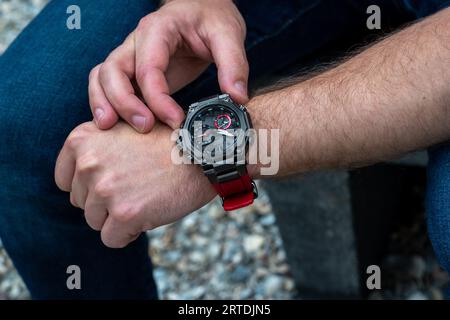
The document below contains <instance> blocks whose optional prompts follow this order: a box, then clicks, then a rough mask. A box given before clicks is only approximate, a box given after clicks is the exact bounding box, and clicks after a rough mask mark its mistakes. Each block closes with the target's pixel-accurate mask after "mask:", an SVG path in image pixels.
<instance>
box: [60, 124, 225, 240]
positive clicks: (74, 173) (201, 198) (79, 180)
mask: <svg viewBox="0 0 450 320" xmlns="http://www.w3.org/2000/svg"><path fill="white" fill-rule="evenodd" d="M171 133H172V131H171V129H169V128H168V127H166V126H163V125H161V124H157V125H156V126H155V128H154V129H153V130H152V131H151V132H150V133H149V134H144V135H143V134H139V133H137V132H136V131H135V130H133V129H132V128H131V127H130V126H127V125H126V124H124V123H118V124H117V125H116V126H114V127H113V128H112V129H110V130H108V131H102V130H99V129H97V127H96V126H95V124H94V123H92V122H88V123H84V124H82V125H80V126H78V127H77V128H76V129H74V130H73V131H72V133H71V134H70V135H69V137H68V138H67V140H66V142H65V144H64V147H63V149H62V151H61V153H60V155H59V157H58V160H57V163H56V168H55V181H56V184H57V185H58V187H59V188H60V189H61V190H64V191H67V192H70V201H71V203H72V204H73V205H74V206H76V207H79V208H81V209H84V210H85V217H86V221H87V223H88V224H89V226H90V227H91V228H93V229H95V230H98V231H101V238H102V241H103V243H104V244H105V245H106V246H108V247H112V248H122V247H125V246H126V245H127V244H129V243H130V242H132V241H134V240H135V239H136V238H137V237H138V236H139V235H140V234H141V232H143V231H146V230H150V229H154V228H156V227H159V226H161V225H165V224H168V223H171V222H174V221H176V220H178V219H180V218H182V217H184V216H185V215H187V214H188V213H190V212H192V211H194V210H196V209H198V208H200V207H202V206H203V205H205V204H206V203H208V202H209V201H210V200H212V199H213V198H214V196H215V195H216V194H215V192H214V189H213V188H212V186H211V184H210V183H209V181H208V179H207V178H206V177H205V176H204V175H203V173H202V172H201V169H200V168H199V167H198V166H196V165H186V164H184V165H176V164H174V163H173V162H172V159H171V151H172V148H173V147H174V142H173V141H171V139H170V136H171Z"/></svg>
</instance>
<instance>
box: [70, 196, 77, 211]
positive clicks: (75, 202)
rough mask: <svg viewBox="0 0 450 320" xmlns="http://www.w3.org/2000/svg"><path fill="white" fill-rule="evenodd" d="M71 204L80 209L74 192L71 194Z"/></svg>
mask: <svg viewBox="0 0 450 320" xmlns="http://www.w3.org/2000/svg"><path fill="white" fill-rule="evenodd" d="M70 204H71V205H72V206H74V207H76V208H78V204H77V201H76V200H75V195H74V194H73V192H71V193H70Z"/></svg>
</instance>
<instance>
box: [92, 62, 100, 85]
mask: <svg viewBox="0 0 450 320" xmlns="http://www.w3.org/2000/svg"><path fill="white" fill-rule="evenodd" d="M101 66H102V65H101V64H98V65H96V66H95V67H94V68H93V69H92V70H91V72H90V73H89V81H92V80H93V79H94V78H95V77H96V76H97V75H98V73H99V71H100V68H101Z"/></svg>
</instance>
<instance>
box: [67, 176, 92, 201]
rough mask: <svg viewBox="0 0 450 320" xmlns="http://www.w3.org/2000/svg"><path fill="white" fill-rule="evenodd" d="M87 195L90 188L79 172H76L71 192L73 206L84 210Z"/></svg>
mask: <svg viewBox="0 0 450 320" xmlns="http://www.w3.org/2000/svg"><path fill="white" fill-rule="evenodd" d="M87 195H88V188H87V187H86V184H85V183H83V182H82V181H81V179H80V175H79V174H78V172H77V170H75V174H74V177H73V181H72V188H71V192H70V202H71V203H72V205H73V206H75V207H77V208H80V209H83V210H84V208H85V204H86V198H87Z"/></svg>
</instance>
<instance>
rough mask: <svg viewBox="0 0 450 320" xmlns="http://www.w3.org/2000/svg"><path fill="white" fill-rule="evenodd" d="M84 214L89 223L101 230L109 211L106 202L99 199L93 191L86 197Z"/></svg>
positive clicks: (93, 227)
mask: <svg viewBox="0 0 450 320" xmlns="http://www.w3.org/2000/svg"><path fill="white" fill-rule="evenodd" d="M84 216H85V218H86V222H87V224H88V225H89V226H90V227H91V228H92V229H94V230H96V231H100V230H101V229H102V227H103V225H104V224H105V221H106V218H107V217H108V211H107V210H106V206H105V204H104V202H102V201H98V199H96V198H95V197H94V196H93V194H92V193H89V195H88V196H87V199H86V206H85V209H84Z"/></svg>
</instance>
